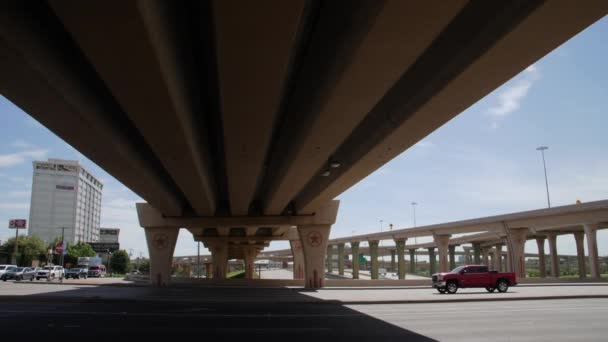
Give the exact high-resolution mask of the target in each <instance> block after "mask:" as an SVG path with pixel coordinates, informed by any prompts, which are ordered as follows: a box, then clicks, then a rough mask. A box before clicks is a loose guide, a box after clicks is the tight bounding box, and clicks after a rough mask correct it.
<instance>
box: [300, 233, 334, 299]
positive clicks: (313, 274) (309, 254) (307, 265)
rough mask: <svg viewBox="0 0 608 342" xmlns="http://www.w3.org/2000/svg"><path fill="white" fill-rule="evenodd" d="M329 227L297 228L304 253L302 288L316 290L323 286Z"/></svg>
mask: <svg viewBox="0 0 608 342" xmlns="http://www.w3.org/2000/svg"><path fill="white" fill-rule="evenodd" d="M330 229H331V226H330V225H305V226H298V234H299V235H300V241H301V242H302V251H303V252H304V280H305V284H304V287H306V288H310V289H317V288H321V287H323V286H325V253H326V251H327V240H328V239H329V231H330Z"/></svg>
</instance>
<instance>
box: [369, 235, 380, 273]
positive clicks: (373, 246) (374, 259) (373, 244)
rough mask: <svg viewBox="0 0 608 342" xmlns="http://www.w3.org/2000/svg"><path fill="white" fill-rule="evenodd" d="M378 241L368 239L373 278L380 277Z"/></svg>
mask: <svg viewBox="0 0 608 342" xmlns="http://www.w3.org/2000/svg"><path fill="white" fill-rule="evenodd" d="M378 242H379V241H368V244H369V257H370V259H371V266H372V269H371V275H372V279H378Z"/></svg>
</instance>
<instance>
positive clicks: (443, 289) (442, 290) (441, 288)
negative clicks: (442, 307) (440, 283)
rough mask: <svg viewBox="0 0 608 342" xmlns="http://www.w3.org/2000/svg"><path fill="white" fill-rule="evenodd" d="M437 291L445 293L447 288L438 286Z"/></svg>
mask: <svg viewBox="0 0 608 342" xmlns="http://www.w3.org/2000/svg"><path fill="white" fill-rule="evenodd" d="M437 291H439V293H442V294H443V293H445V288H444V287H438V288H437Z"/></svg>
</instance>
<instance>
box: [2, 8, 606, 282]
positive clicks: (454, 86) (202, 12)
mask: <svg viewBox="0 0 608 342" xmlns="http://www.w3.org/2000/svg"><path fill="white" fill-rule="evenodd" d="M606 13H608V2H606V1H605V0H588V1H585V2H584V3H578V2H573V1H571V0H551V1H543V0H514V1H466V0H453V1H399V0H394V1H317V0H309V1H305V0H293V1H283V0H274V1H272V0H270V1H266V2H258V1H243V2H233V1H201V2H199V1H184V2H178V1H161V0H157V1H154V0H146V1H121V2H111V3H108V2H106V1H87V2H82V1H61V0H48V1H36V2H33V1H4V2H2V3H1V4H0V44H1V47H0V93H1V94H3V96H5V97H6V98H7V99H9V100H10V101H11V102H13V103H14V104H15V105H17V106H18V107H20V108H21V109H22V110H23V111H25V112H26V113H28V114H30V115H31V116H32V117H33V118H35V119H36V120H37V121H39V122H40V123H41V124H43V125H44V126H46V127H47V128H48V129H50V130H51V131H52V132H54V133H55V134H57V135H58V136H59V137H61V138H62V139H63V140H65V141H66V142H67V143H69V144H70V145H72V146H73V147H74V148H76V149H77V150H78V151H80V152H81V153H82V154H83V155H85V156H86V157H88V158H89V159H90V160H92V161H93V162H95V163H96V164H97V165H99V166H100V167H102V168H103V169H105V170H106V171H107V172H108V173H110V174H111V175H112V176H114V177H115V178H116V179H117V180H119V181H120V182H122V183H123V184H124V185H125V186H127V187H128V188H130V189H131V190H133V191H134V192H135V193H136V194H138V195H139V196H140V197H141V198H143V199H144V200H145V201H146V203H140V204H138V205H137V208H136V210H137V212H138V217H139V220H140V224H141V226H142V227H143V228H144V230H145V234H146V240H147V243H148V248H149V254H150V259H151V273H152V276H151V282H152V284H153V285H154V286H166V285H168V284H169V280H170V270H171V257H172V255H173V251H174V248H175V243H176V240H177V235H178V233H179V230H180V229H187V230H189V231H190V232H191V233H192V234H193V235H194V238H195V240H198V241H202V242H203V243H204V245H205V246H206V247H208V248H209V249H210V251H211V253H212V255H213V262H214V268H213V272H214V276H215V277H217V278H222V277H224V275H225V270H226V263H227V260H228V259H229V258H241V259H245V260H248V262H247V264H248V265H249V266H250V265H252V260H253V258H254V257H255V255H256V254H258V253H259V252H260V251H261V250H263V249H264V248H265V247H266V246H267V245H268V243H269V242H270V241H273V240H291V241H295V240H299V241H300V243H299V244H300V246H301V247H302V254H301V260H302V264H303V265H304V267H303V274H302V276H303V278H304V279H305V282H304V283H305V286H306V287H309V288H318V287H322V286H323V285H324V276H323V275H324V263H325V254H326V251H327V246H328V244H329V245H333V244H340V243H342V242H350V243H351V244H352V243H353V242H354V243H355V244H356V242H357V241H353V240H349V239H343V240H332V241H331V242H330V241H329V236H330V230H331V226H332V224H334V223H335V219H336V214H337V211H338V207H339V203H338V202H337V201H335V200H334V198H336V197H337V196H338V195H340V194H341V193H342V192H344V191H345V190H347V189H348V188H350V187H351V186H353V185H354V184H356V183H358V182H359V181H360V180H362V179H363V178H365V177H366V176H367V175H369V174H370V173H372V172H374V171H375V170H377V169H378V168H380V167H381V166H382V165H384V164H385V163H387V162H388V161H390V160H391V159H393V158H394V157H396V156H398V155H399V154H401V153H402V152H404V151H406V150H407V149H408V148H409V147H411V146H413V145H414V144H415V143H417V142H418V141H420V140H421V139H422V138H424V137H425V136H427V135H428V134H430V133H431V132H433V131H434V130H435V129H437V128H439V127H440V126H442V125H443V124H445V123H446V122H447V121H449V120H450V119H452V118H454V117H455V116H456V115H458V114H459V113H460V112H462V111H463V110H465V109H466V108H468V107H469V106H471V105H473V104H474V103H476V102H477V101H479V100H480V99H482V98H483V97H484V96H486V95H487V94H488V93H490V92H491V91H493V90H494V89H496V88H497V87H499V86H500V85H502V84H503V83H504V82H506V81H507V80H509V79H511V78H512V77H514V76H515V75H517V74H518V73H519V72H521V71H522V70H524V69H525V68H527V67H528V66H530V65H532V64H533V63H534V62H536V61H537V60H538V59H540V58H541V57H543V56H545V55H546V54H547V53H549V52H550V51H552V50H553V49H555V48H556V47H558V46H559V45H561V44H563V43H564V42H565V41H567V40H568V39H570V38H572V37H573V36H574V35H576V34H577V33H579V32H581V31H582V30H584V29H585V28H587V27H588V26H589V25H591V24H593V23H594V22H596V21H597V20H599V19H601V18H602V17H603V16H604V15H605V14H606ZM516 222H518V221H516ZM520 223H521V224H518V225H515V226H508V227H507V229H505V228H504V226H503V225H498V224H497V227H494V228H492V227H488V228H486V229H489V230H491V231H498V230H499V229H502V234H505V235H504V237H505V238H506V241H507V242H506V244H507V245H508V247H509V248H508V250H509V251H510V255H511V259H512V264H513V268H514V269H515V270H516V271H517V272H518V274H522V272H523V266H522V264H521V262H522V258H523V251H522V246H523V241H524V240H525V239H526V238H528V237H529V236H530V234H531V235H532V236H536V235H537V234H539V232H541V231H543V230H544V228H543V227H534V225H533V224H532V223H530V222H526V221H521V222H520ZM580 224H583V225H582V227H583V228H582V229H583V230H584V232H585V233H586V235H587V237H588V238H591V237H592V236H595V235H594V233H592V232H595V230H596V229H597V228H598V227H597V222H595V221H582V222H578V221H577V222H575V223H573V225H576V226H577V227H581V225H580ZM292 227H296V228H295V233H296V235H297V238H298V239H294V238H293V236H292V234H293V233H292V229H291V228H292ZM532 229H535V230H534V231H532ZM564 229H566V228H564ZM576 229H579V228H576ZM453 233H455V232H452V231H451V230H450V229H447V228H445V229H442V227H436V228H435V229H434V235H433V236H434V241H435V243H436V247H437V250H438V254H439V269H440V270H447V268H448V262H447V258H448V253H449V245H450V236H449V234H453ZM411 234H412V233H406V232H403V235H399V236H394V237H391V238H394V239H396V241H397V243H398V246H403V245H404V244H405V242H406V240H405V239H406V237H411V236H413V235H411ZM413 234H416V233H413ZM425 234H426V233H425ZM539 236H540V235H539ZM380 238H384V236H381V235H378V236H371V235H370V236H367V237H362V238H361V239H362V240H363V239H365V240H366V241H371V242H372V252H373V251H374V249H375V247H374V244H375V243H376V241H379V239H380ZM550 239H551V238H550ZM502 241H503V240H500V242H501V243H502ZM550 241H553V240H550ZM593 250H595V249H593ZM397 252H398V254H399V264H400V265H401V266H403V265H404V263H403V248H401V247H399V248H398V249H397ZM475 254H476V255H477V254H478V253H477V252H476V253H475ZM592 263H593V262H592ZM249 266H248V267H249ZM248 272H249V274H250V273H251V271H248ZM594 272H595V271H594ZM400 273H401V274H403V272H400ZM595 275H596V273H594V276H595Z"/></svg>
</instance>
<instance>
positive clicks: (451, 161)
mask: <svg viewBox="0 0 608 342" xmlns="http://www.w3.org/2000/svg"><path fill="white" fill-rule="evenodd" d="M607 36H608V18H604V19H602V20H600V21H599V22H597V23H596V24H595V25H593V26H591V27H590V28H588V29H587V30H586V31H584V32H582V33H581V34H579V35H578V36H576V37H574V38H573V39H571V40H570V41H568V42H566V43H565V44H564V45H562V46H561V47H559V48H557V49H556V50H554V51H553V52H552V53H550V54H549V55H547V56H546V57H545V58H543V59H541V60H540V61H538V62H536V63H535V64H534V65H532V66H530V67H529V68H528V69H526V70H525V71H523V72H522V73H521V74H519V75H517V76H516V77H514V78H513V79H512V80H510V81H509V82H507V83H506V84H504V85H503V86H502V87H500V88H498V89H496V90H495V91H494V92H493V93H491V94H490V95H488V96H487V97H486V98H484V99H482V100H481V101H479V102H478V103H476V104H475V105H473V106H471V107H470V108H469V109H467V110H466V111H464V112H463V113H461V114H460V115H459V116H457V117H456V118H454V119H453V120H451V121H450V122H448V123H447V124H445V125H444V126H443V127H441V128H440V129H438V130H437V131H435V132H434V133H432V134H430V135H429V136H428V137H426V138H425V139H424V140H422V141H421V142H419V143H418V144H416V145H415V146H413V147H412V148H410V149H409V150H407V151H406V152H404V153H403V154H401V155H400V156H399V157H397V158H395V159H394V160H392V161H391V162H390V163H388V164H387V165H385V166H384V167H382V168H381V169H380V170H378V171H376V172H375V173H373V174H372V175H370V176H368V177H367V178H366V179H364V180H362V181H361V182H360V183H359V184H357V185H355V186H354V187H352V188H351V189H349V190H348V191H347V192H345V193H344V194H342V195H341V196H339V199H340V200H341V209H340V212H339V216H338V221H337V223H336V224H335V225H334V227H333V230H332V237H340V236H348V235H351V234H352V233H353V231H354V232H355V234H362V233H366V232H374V231H380V220H383V222H384V223H383V225H384V229H387V226H388V223H393V224H394V225H395V227H397V228H405V227H410V226H411V225H412V222H413V219H412V208H411V205H410V203H411V202H413V201H415V202H417V203H418V206H417V208H416V221H417V225H419V226H420V225H426V224H434V223H441V222H449V221H455V220H461V219H467V218H475V217H482V216H489V215H495V214H501V213H509V212H515V211H522V210H531V209H538V208H543V207H546V197H545V196H546V195H545V184H544V175H543V169H542V161H541V159H540V158H541V157H540V154H539V152H538V151H536V147H538V146H540V145H546V146H549V150H548V151H546V160H547V169H548V177H549V186H550V189H549V190H550V193H551V203H552V205H553V206H558V205H566V204H573V203H575V201H576V200H577V199H580V200H581V201H583V202H588V201H594V200H601V199H608V152H607V151H608V139H606V128H607V127H608V114H607V113H608V67H607V66H606V62H605V61H606V60H608V44H606V39H607ZM0 120H1V121H0V122H1V123H2V124H1V125H0V194H2V197H1V198H0V225H1V226H2V227H1V228H0V240H6V239H7V238H9V237H10V236H13V234H14V231H11V230H9V229H7V228H6V225H7V224H8V220H9V219H10V218H28V217H29V202H30V191H31V177H32V164H31V162H32V160H39V159H46V158H47V157H51V158H63V159H77V160H80V161H81V162H82V163H83V164H84V165H85V167H87V168H88V169H89V170H90V171H91V172H92V173H93V174H95V175H97V176H98V177H99V178H101V179H102V180H103V181H104V184H105V187H104V193H103V201H102V218H101V222H102V226H104V227H120V228H122V231H121V238H120V242H121V245H122V247H123V248H126V249H129V248H132V249H133V252H134V254H135V255H138V254H139V253H140V252H141V253H143V255H147V248H146V243H145V239H144V234H143V230H142V229H141V228H140V227H139V225H138V223H137V216H136V213H135V208H134V203H135V202H137V201H140V200H141V199H139V197H138V196H137V195H135V194H134V193H132V192H131V191H130V190H128V189H127V188H125V187H124V186H123V185H122V184H120V183H119V182H117V181H116V180H115V179H114V178H113V177H112V176H111V175H109V174H107V173H106V172H104V171H103V170H102V169H100V168H99V167H97V166H96V165H94V164H93V163H92V162H91V161H89V160H88V159H87V158H86V157H84V156H83V155H81V154H80V153H79V152H78V151H76V150H75V149H73V148H72V147H71V146H69V145H68V144H66V143H65V142H63V141H62V140H61V139H60V138H58V137H57V136H55V135H54V134H53V133H51V132H49V131H48V130H47V129H46V128H44V127H43V126H42V125H40V124H39V123H38V122H36V121H35V120H33V119H32V118H31V117H29V116H28V115H27V114H26V113H24V112H23V111H21V110H20V109H19V108H17V107H15V106H14V105H13V104H12V103H10V102H9V101H8V100H6V99H5V98H3V97H1V96H0ZM3 222H6V225H5V224H4V223H3ZM598 237H599V252H600V255H608V232H604V231H600V233H599V234H598ZM421 241H424V239H418V242H421ZM287 246H288V245H287V243H285V242H276V243H273V244H272V245H271V249H280V248H287ZM526 250H527V251H530V252H535V251H536V245H535V242H532V241H529V242H528V244H527V245H526ZM558 250H559V252H560V253H569V254H575V253H576V248H575V245H574V239H573V238H572V237H571V236H561V237H559V238H558ZM205 252H206V250H205ZM195 253H196V244H195V243H194V242H193V240H192V238H191V235H190V233H188V232H187V231H182V232H181V233H180V237H179V241H178V245H177V248H176V255H186V254H195Z"/></svg>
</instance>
